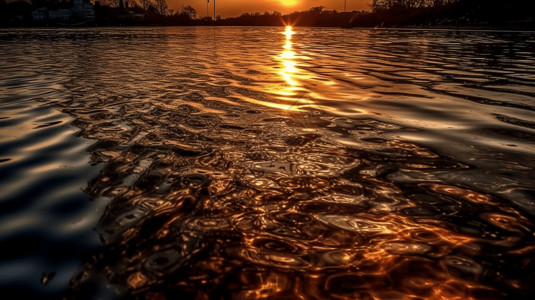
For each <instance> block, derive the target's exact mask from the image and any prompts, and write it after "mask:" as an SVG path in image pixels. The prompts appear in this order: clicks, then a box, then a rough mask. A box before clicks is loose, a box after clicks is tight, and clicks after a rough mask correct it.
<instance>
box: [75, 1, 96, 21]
mask: <svg viewBox="0 0 535 300" xmlns="http://www.w3.org/2000/svg"><path fill="white" fill-rule="evenodd" d="M72 13H73V15H74V16H76V17H78V18H81V19H84V20H86V21H93V20H95V11H94V10H93V5H92V4H91V2H89V0H74V4H73V7H72Z"/></svg>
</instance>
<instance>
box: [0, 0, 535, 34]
mask: <svg viewBox="0 0 535 300" xmlns="http://www.w3.org/2000/svg"><path fill="white" fill-rule="evenodd" d="M39 7H48V8H49V9H61V8H69V7H72V0H31V1H30V2H28V1H27V0H19V1H14V2H10V3H7V2H6V0H0V24H4V25H28V24H29V25H35V23H32V14H31V12H32V11H33V10H35V9H36V8H39ZM94 11H95V19H94V21H92V22H93V23H94V25H107V26H108V25H112V26H113V25H221V26H280V25H284V24H292V25H295V26H337V27H339V26H341V27H377V26H382V27H397V26H401V27H403V26H424V27H425V26H437V27H439V26H447V27H453V26H478V27H486V26H488V27H492V26H495V27H515V28H530V29H533V28H535V0H529V1H526V0H370V9H369V10H368V11H353V12H338V11H336V10H328V9H325V8H324V7H322V6H317V7H313V8H311V9H309V10H305V11H297V12H293V13H290V14H285V15H282V14H281V13H279V12H276V11H275V12H271V13H270V12H264V13H244V14H242V15H241V16H238V17H231V18H225V19H220V18H218V19H217V20H212V19H211V18H209V17H208V18H203V19H201V18H199V17H198V16H197V12H196V11H195V9H194V8H193V7H191V6H185V7H184V8H183V9H182V10H180V11H174V10H172V9H170V8H169V7H168V5H167V2H166V0H97V1H95V5H94Z"/></svg>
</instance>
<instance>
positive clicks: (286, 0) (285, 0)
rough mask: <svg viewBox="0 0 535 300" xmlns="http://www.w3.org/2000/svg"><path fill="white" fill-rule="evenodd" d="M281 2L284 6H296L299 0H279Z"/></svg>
mask: <svg viewBox="0 0 535 300" xmlns="http://www.w3.org/2000/svg"><path fill="white" fill-rule="evenodd" d="M279 2H280V4H282V5H284V6H295V5H297V4H298V3H299V0H279Z"/></svg>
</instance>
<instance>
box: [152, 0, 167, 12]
mask: <svg viewBox="0 0 535 300" xmlns="http://www.w3.org/2000/svg"><path fill="white" fill-rule="evenodd" d="M154 7H155V8H156V12H158V14H160V15H162V16H167V15H168V14H169V7H168V6H167V2H166V1H165V0H156V2H155V3H154Z"/></svg>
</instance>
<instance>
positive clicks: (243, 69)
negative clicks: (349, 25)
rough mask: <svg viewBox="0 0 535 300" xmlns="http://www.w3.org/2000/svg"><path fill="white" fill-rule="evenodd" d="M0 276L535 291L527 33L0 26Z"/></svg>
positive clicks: (378, 293) (291, 287) (333, 290)
mask: <svg viewBox="0 0 535 300" xmlns="http://www.w3.org/2000/svg"><path fill="white" fill-rule="evenodd" d="M0 54H1V57H0V249H2V250H1V253H2V255H1V257H0V287H1V289H2V291H5V292H18V293H20V295H25V296H32V295H33V296H36V295H39V296H41V297H57V296H58V295H62V294H63V295H67V296H68V297H71V298H93V299H114V298H118V297H139V298H151V299H160V298H162V297H165V296H166V297H168V298H173V299H178V298H180V299H187V298H199V299H207V298H218V297H223V298H235V299H250V298H286V299H298V298H302V299H318V298H331V299H332V298H340V299H346V298H359V299H371V298H374V299H398V298H411V299H416V298H436V299H438V298H441V297H442V298H444V299H455V298H457V299H468V298H475V299H492V298H498V299H499V298H509V297H527V296H530V295H532V294H534V293H535V287H534V286H533V282H535V224H534V221H535V176H534V174H535V170H534V169H535V33H530V32H470V31H460V32H456V31H419V30H343V29H305V28H294V29H293V31H292V30H291V29H287V30H285V28H283V27H280V28H128V29H116V28H114V29H58V30H54V29H50V30H44V29H43V30H36V29H33V30H2V31H0Z"/></svg>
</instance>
